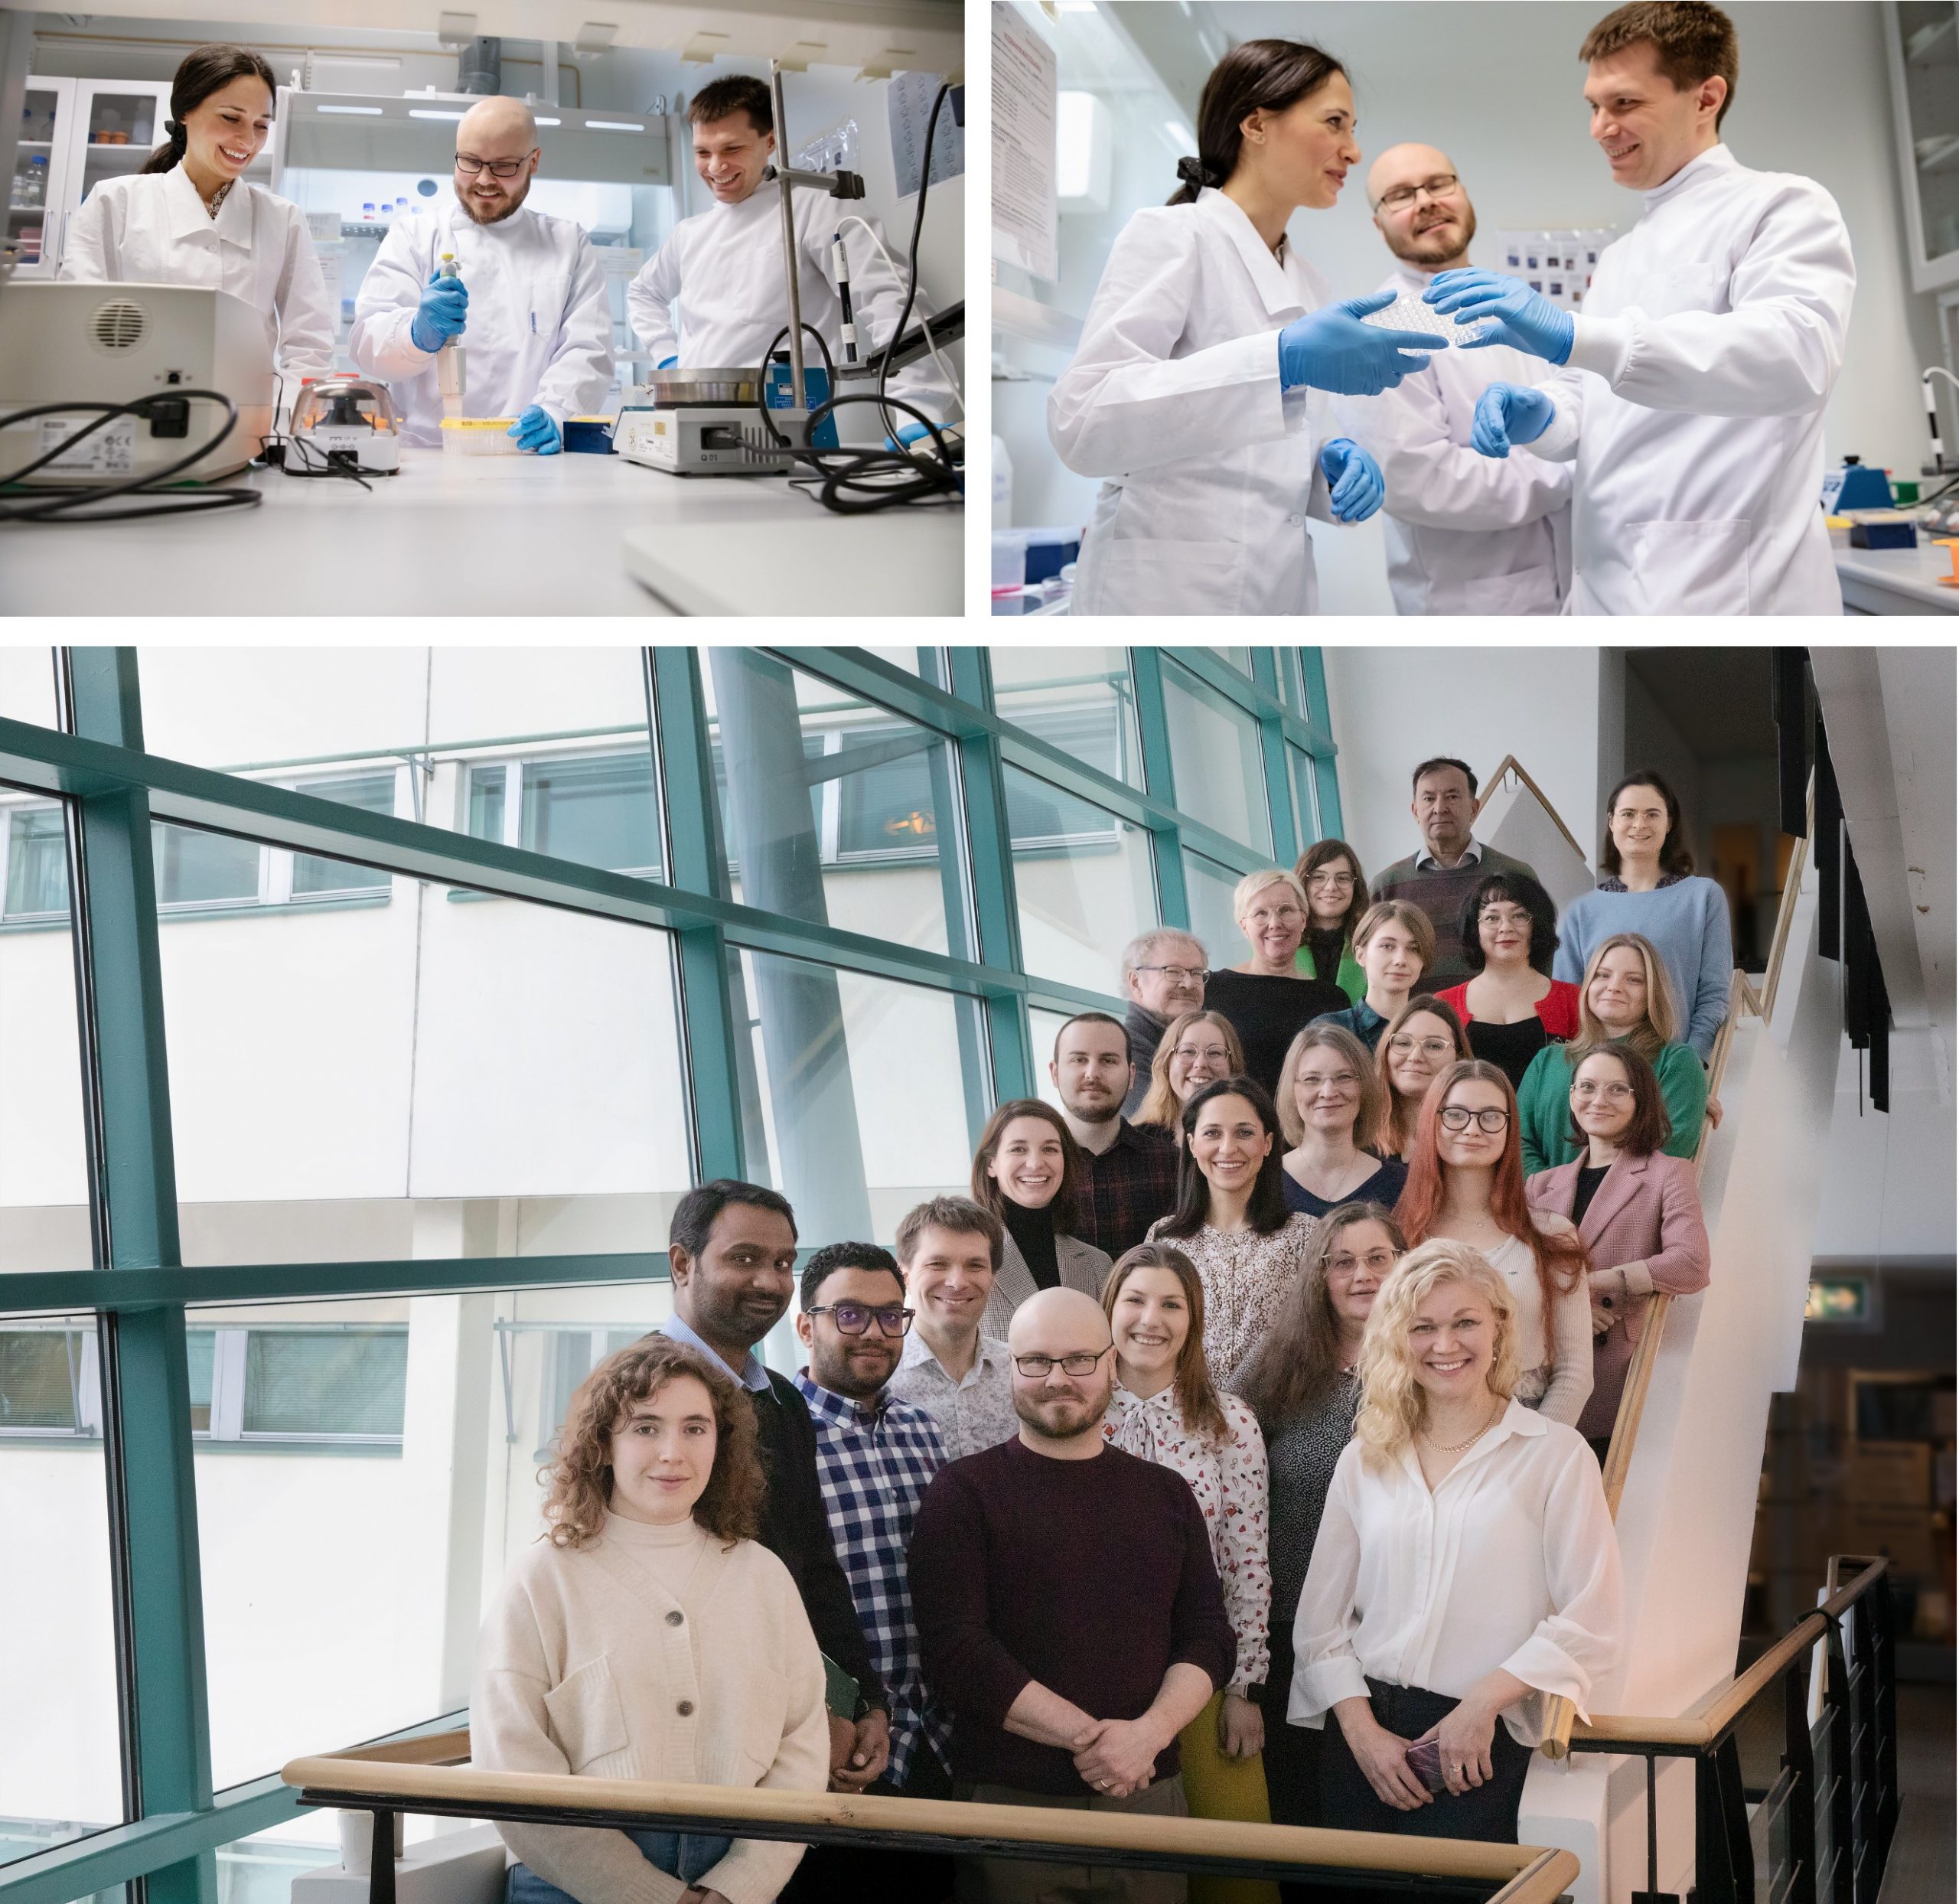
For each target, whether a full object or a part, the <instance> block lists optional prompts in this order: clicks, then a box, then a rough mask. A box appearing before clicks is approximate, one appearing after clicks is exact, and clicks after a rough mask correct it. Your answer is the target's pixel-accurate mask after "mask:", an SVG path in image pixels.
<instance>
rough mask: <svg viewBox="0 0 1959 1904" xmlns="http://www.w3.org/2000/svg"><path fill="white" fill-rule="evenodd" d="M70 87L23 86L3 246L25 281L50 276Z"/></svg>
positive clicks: (32, 82)
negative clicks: (8, 251) (10, 253)
mask: <svg viewBox="0 0 1959 1904" xmlns="http://www.w3.org/2000/svg"><path fill="white" fill-rule="evenodd" d="M72 86H73V81H72V80H37V79H33V78H30V79H29V80H28V83H27V91H26V93H25V96H24V99H23V103H22V105H21V123H20V126H19V129H18V140H17V142H16V143H15V148H14V155H13V164H12V165H11V168H10V170H9V174H8V187H7V228H6V236H5V244H6V246H7V248H8V249H9V250H11V252H12V253H13V254H14V264H15V270H16V271H17V272H18V273H19V274H20V275H21V276H22V277H23V278H37V277H52V276H53V275H54V263H55V259H54V233H55V231H56V230H57V223H58V220H59V215H60V210H61V174H62V171H63V170H64V168H63V165H62V163H61V159H62V155H63V148H64V145H65V144H66V142H67V135H68V126H67V108H68V102H69V96H70V90H71V88H72ZM4 149H5V148H0V150H4Z"/></svg>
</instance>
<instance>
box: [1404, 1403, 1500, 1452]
mask: <svg viewBox="0 0 1959 1904" xmlns="http://www.w3.org/2000/svg"><path fill="white" fill-rule="evenodd" d="M1506 1405H1507V1404H1506ZM1496 1422H1497V1418H1496V1417H1495V1415H1491V1416H1490V1417H1488V1420H1485V1422H1484V1423H1483V1425H1482V1426H1481V1427H1480V1428H1478V1430H1476V1432H1475V1433H1474V1434H1473V1435H1472V1436H1470V1437H1469V1439H1468V1440H1467V1441H1459V1442H1457V1443H1455V1446H1453V1447H1449V1448H1446V1447H1444V1446H1442V1443H1440V1442H1439V1441H1438V1440H1436V1438H1435V1436H1433V1435H1432V1434H1430V1433H1429V1431H1428V1430H1427V1429H1426V1428H1423V1429H1422V1430H1420V1431H1419V1432H1420V1435H1421V1437H1422V1439H1423V1440H1424V1441H1426V1443H1428V1444H1429V1446H1430V1447H1431V1448H1433V1449H1434V1450H1435V1451H1436V1453H1437V1454H1439V1455H1459V1454H1460V1453H1462V1451H1463V1449H1465V1448H1473V1447H1474V1446H1475V1445H1476V1443H1478V1442H1479V1441H1481V1439H1482V1438H1483V1437H1484V1436H1485V1435H1486V1434H1488V1433H1489V1432H1490V1430H1491V1429H1492V1428H1494V1427H1495V1426H1496Z"/></svg>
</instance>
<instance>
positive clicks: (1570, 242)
mask: <svg viewBox="0 0 1959 1904" xmlns="http://www.w3.org/2000/svg"><path fill="white" fill-rule="evenodd" d="M1617 236H1618V230H1616V229H1615V228H1614V227H1609V226H1607V227H1563V228H1561V229H1560V228H1554V227H1540V228H1539V229H1538V230H1535V231H1527V230H1515V231H1500V232H1498V233H1497V253H1498V256H1497V269H1498V270H1499V271H1501V272H1504V273H1505V274H1506V275H1508V276H1510V277H1513V278H1521V279H1523V280H1524V282H1525V283H1526V284H1527V285H1529V286H1530V289H1532V290H1533V291H1539V292H1543V295H1545V296H1546V297H1547V298H1550V301H1551V302H1552V303H1553V304H1555V305H1557V306H1558V307H1559V308H1560V309H1561V310H1565V311H1576V309H1577V308H1579V305H1580V303H1581V302H1583V299H1584V296H1585V294H1586V292H1587V291H1589V289H1591V288H1592V275H1593V273H1594V272H1596V271H1597V270H1598V269H1599V254H1600V253H1602V251H1603V250H1604V249H1605V247H1606V246H1608V245H1609V244H1610V243H1612V240H1614V239H1615V238H1616V237H1617Z"/></svg>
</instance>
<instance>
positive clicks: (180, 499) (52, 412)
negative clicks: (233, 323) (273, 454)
mask: <svg viewBox="0 0 1959 1904" xmlns="http://www.w3.org/2000/svg"><path fill="white" fill-rule="evenodd" d="M192 397H203V398H206V399H209V400H210V402H212V403H221V404H223V406H224V410H225V423H224V428H223V429H221V430H220V431H219V432H218V433H217V435H215V436H214V437H213V438H212V439H210V442H206V443H200V444H199V445H197V446H196V448H193V449H191V450H189V451H187V452H186V453H185V454H184V455H182V456H181V457H179V458H178V459H177V461H175V462H174V463H168V464H166V465H165V466H164V467H163V468H161V469H157V470H150V471H145V473H144V474H141V475H138V476H132V477H130V478H128V479H127V480H126V481H122V482H117V483H104V484H83V483H75V484H61V485H60V486H59V487H41V486H38V485H37V486H36V488H35V491H34V500H32V501H31V502H23V503H15V504H0V523H10V522H49V523H77V522H134V521H135V520H138V519H139V518H140V517H148V516H193V515H200V514H202V513H205V512H206V511H207V510H215V509H256V507H258V506H259V504H261V503H262V502H263V501H264V500H265V497H263V495H262V494H260V492H259V491H257V490H256V489H209V490H204V491H194V492H190V493H186V494H178V495H176V496H174V497H171V499H170V500H168V501H158V502H154V503H149V504H145V505H144V506H143V507H141V508H137V509H109V510H90V513H87V514H86V515H84V514H82V513H79V512H80V510H82V508H83V506H84V505H85V504H91V503H103V502H109V501H112V500H114V499H115V498H116V497H118V496H135V495H140V494H147V493H148V492H150V491H158V490H161V488H162V487H164V485H165V484H167V483H168V482H169V481H170V480H171V478H172V477H174V476H178V475H181V474H182V473H183V472H184V471H185V470H187V469H188V468H190V467H191V465H192V464H193V463H197V462H201V461H203V460H204V458H205V457H207V456H208V455H210V453H211V452H212V451H213V450H214V449H215V448H217V446H218V445H219V444H220V443H222V442H223V441H224V439H226V438H227V436H229V435H230V434H231V432H232V431H233V429H236V427H237V424H238V406H237V405H236V403H233V401H232V399H230V397H228V396H226V395H225V394H224V393H223V391H221V390H174V389H173V390H160V391H154V392H152V393H151V394H150V395H148V396H139V397H135V398H133V399H131V400H130V401H129V403H86V402H83V403H37V404H35V405H34V406H32V407H31V408H30V409H24V410H15V411H13V412H11V413H9V414H8V415H6V416H0V430H6V429H11V428H12V427H13V426H14V425H15V424H18V423H28V422H32V421H33V420H34V418H36V417H37V416H72V415H73V414H74V413H75V412H77V411H86V410H95V411H99V412H100V414H99V416H97V417H96V419H95V421H94V422H93V423H90V425H87V427H86V428H85V429H80V430H77V431H76V432H74V434H73V435H70V436H66V437H64V438H63V439H62V440H61V441H60V442H58V443H57V444H56V445H54V448H52V449H51V450H47V451H45V452H43V454H41V455H39V456H37V457H36V458H34V460H33V461H31V462H29V463H24V464H23V465H21V467H20V468H18V469H17V470H15V471H14V472H13V474H11V476H10V477H8V478H7V481H8V484H10V485H11V484H19V483H24V481H25V480H26V479H27V478H28V477H30V476H31V475H32V474H34V471H36V470H37V469H42V468H46V467H47V465H49V464H50V463H52V462H54V461H56V460H57V458H60V457H62V456H64V455H67V452H69V451H70V450H72V449H73V448H75V447H76V445H77V444H79V443H82V442H86V440H87V439H89V438H90V437H91V436H93V435H94V434H95V433H96V431H98V430H99V429H106V427H107V426H108V425H109V424H111V423H112V422H115V420H116V418H118V417H119V416H145V415H146V414H147V412H148V411H149V409H150V408H151V406H152V405H153V404H156V403H187V401H188V400H189V399H191V398H192Z"/></svg>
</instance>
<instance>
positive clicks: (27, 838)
mask: <svg viewBox="0 0 1959 1904" xmlns="http://www.w3.org/2000/svg"><path fill="white" fill-rule="evenodd" d="M6 852H7V884H6V893H7V898H6V916H7V917H8V918H10V919H37V918H43V919H44V918H59V917H61V916H62V915H65V914H66V913H67V910H68V843H67V833H66V830H65V829H64V826H63V824H62V810H61V809H60V807H58V806H54V807H15V809H14V810H13V811H12V812H11V813H9V814H8V817H7V832H6Z"/></svg>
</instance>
